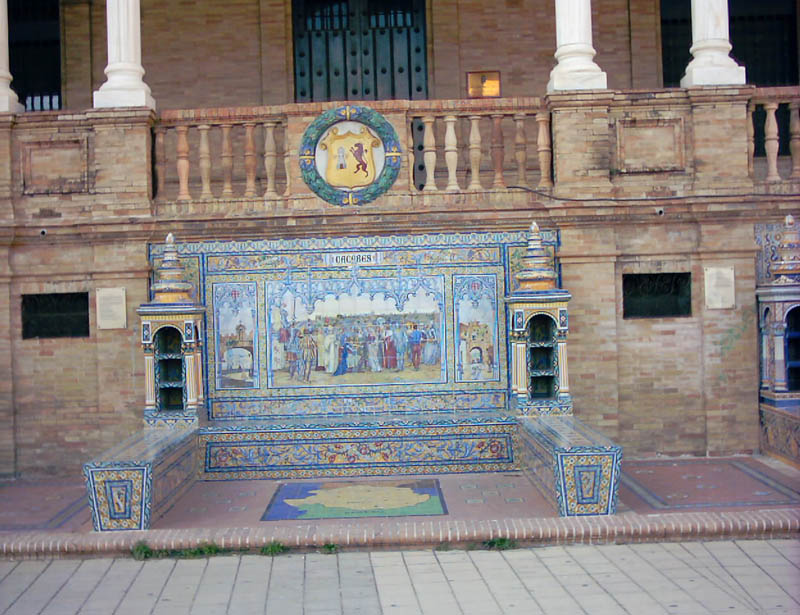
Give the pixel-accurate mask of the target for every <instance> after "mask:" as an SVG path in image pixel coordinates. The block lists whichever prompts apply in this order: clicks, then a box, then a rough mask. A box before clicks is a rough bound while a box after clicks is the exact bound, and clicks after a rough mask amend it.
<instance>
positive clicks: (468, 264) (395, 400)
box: [150, 231, 558, 421]
mask: <svg viewBox="0 0 800 615" xmlns="http://www.w3.org/2000/svg"><path fill="white" fill-rule="evenodd" d="M543 235H544V243H545V247H546V249H547V251H548V254H549V255H550V258H551V259H552V261H553V264H555V249H556V245H557V243H558V235H557V233H556V232H555V231H545V232H544V233H543ZM526 241H527V235H526V233H525V232H492V233H453V234H426V235H407V236H388V237H384V236H362V237H334V238H318V239H295V240H250V241H207V242H197V243H181V244H178V245H177V248H178V254H179V257H180V259H181V261H187V262H191V263H192V265H193V266H194V264H195V263H196V270H192V272H191V275H192V277H193V279H196V280H198V281H199V284H200V287H201V290H200V299H201V300H202V301H205V304H206V307H207V319H206V335H205V339H207V340H209V344H208V346H207V348H206V351H207V358H206V365H205V369H204V373H205V379H206V385H207V386H206V391H207V392H208V395H207V398H208V418H209V419H210V420H212V421H214V420H229V419H254V420H261V419H265V418H269V419H284V418H291V417H292V416H311V415H314V416H336V415H349V414H362V413H374V412H378V413H382V412H392V413H402V412H406V413H411V414H413V413H418V412H436V411H440V410H442V411H452V410H458V411H460V410H464V411H470V410H480V409H485V408H489V407H492V408H494V409H504V408H506V407H507V403H508V399H507V390H508V385H507V351H506V348H505V337H506V336H505V330H506V323H505V318H506V316H505V309H504V306H503V300H504V298H505V296H506V294H507V288H508V285H509V284H515V281H514V280H515V277H514V276H515V274H516V273H517V272H518V271H519V270H520V269H521V268H522V267H523V266H524V264H523V262H522V257H523V256H524V254H525V245H526ZM162 253H163V246H161V245H152V246H151V254H150V256H151V260H153V261H154V262H156V261H157V260H158V259H159V258H160V256H161V254H162ZM467 338H469V339H470V341H472V342H474V343H472V344H471V345H469V344H467V343H466V342H467Z"/></svg>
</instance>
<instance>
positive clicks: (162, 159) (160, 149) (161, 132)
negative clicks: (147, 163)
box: [156, 126, 167, 199]
mask: <svg viewBox="0 0 800 615" xmlns="http://www.w3.org/2000/svg"><path fill="white" fill-rule="evenodd" d="M166 133H167V129H166V128H164V127H163V126H156V198H159V199H163V198H165V196H166V195H165V194H164V189H165V187H166V184H167V148H166V146H165V144H164V136H165V135H166Z"/></svg>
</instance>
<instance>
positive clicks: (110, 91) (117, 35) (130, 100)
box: [94, 0, 156, 109]
mask: <svg viewBox="0 0 800 615" xmlns="http://www.w3.org/2000/svg"><path fill="white" fill-rule="evenodd" d="M140 19H141V18H140V15H139V0H106V27H107V28H108V65H107V66H106V71H105V72H106V77H107V81H106V82H105V83H104V84H103V85H101V86H100V89H99V90H97V91H96V92H95V93H94V106H95V107H150V108H151V109H155V108H156V103H155V101H154V100H153V97H152V96H151V95H150V88H149V87H147V84H146V83H145V82H144V81H143V80H142V77H143V76H144V68H142V41H141V27H140Z"/></svg>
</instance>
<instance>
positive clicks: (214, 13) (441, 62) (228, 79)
mask: <svg viewBox="0 0 800 615" xmlns="http://www.w3.org/2000/svg"><path fill="white" fill-rule="evenodd" d="M592 8H593V39H594V47H595V49H596V51H597V57H596V61H597V63H598V64H599V65H600V67H601V68H602V69H603V70H604V71H606V73H607V75H608V85H609V87H610V88H630V87H634V88H642V87H659V86H660V83H661V77H660V75H661V51H660V38H659V18H658V10H657V2H656V0H594V2H593V3H592ZM427 13H428V18H427V34H428V37H427V38H428V78H429V83H428V86H429V88H428V91H429V97H430V98H460V97H463V96H465V94H466V73H467V72H468V71H479V70H500V71H501V73H502V76H501V78H502V94H503V96H532V95H542V94H544V91H545V88H546V85H547V81H548V79H549V76H550V70H551V69H552V68H553V66H554V64H555V60H554V58H553V53H554V52H555V48H556V47H555V45H556V40H555V23H554V22H555V5H554V3H553V2H552V1H549V2H541V1H540V0H503V1H502V2H495V3H486V2H483V1H481V0H459V1H457V2H453V1H445V0H430V1H429V2H428V6H427ZM141 15H142V21H141V31H142V65H143V66H144V68H145V71H146V74H145V78H144V79H145V82H146V83H147V84H148V85H149V86H150V88H151V90H152V92H153V97H154V98H155V100H156V104H157V105H158V107H159V108H160V109H175V108H192V107H218V106H233V105H236V106H247V105H257V104H282V103H286V102H291V101H292V99H293V97H294V94H293V85H292V84H293V55H292V33H291V32H292V28H291V2H290V1H289V0H231V1H229V2H224V3H219V2H213V1H210V0H205V1H200V2H193V3H192V5H191V7H190V8H187V6H186V5H185V4H181V3H171V2H159V1H157V0H142V3H141ZM105 20H106V16H105V3H104V2H91V3H90V2H88V0H72V1H70V2H68V3H64V6H63V10H62V26H63V31H64V49H63V62H62V64H63V67H64V71H63V93H64V102H65V104H66V105H67V107H68V108H70V109H82V108H87V107H89V106H91V104H92V92H93V91H94V90H96V89H98V88H99V87H100V85H101V84H102V83H103V82H104V81H105V75H104V73H103V71H104V69H105V66H106V63H107V59H106V49H107V46H106V45H107V43H106V21H105ZM631 49H636V54H635V55H632V54H631Z"/></svg>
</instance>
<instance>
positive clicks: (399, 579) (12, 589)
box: [0, 539, 800, 615]
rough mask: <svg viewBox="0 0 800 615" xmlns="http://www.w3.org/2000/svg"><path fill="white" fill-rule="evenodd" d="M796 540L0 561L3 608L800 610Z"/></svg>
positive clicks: (63, 614)
mask: <svg viewBox="0 0 800 615" xmlns="http://www.w3.org/2000/svg"><path fill="white" fill-rule="evenodd" d="M798 596H800V540H797V539H794V540H756V541H728V542H705V543H703V542H690V543H681V542H678V543H664V544H631V545H572V546H555V547H548V548H525V549H512V550H507V551H484V550H480V551H476V550H472V551H468V550H447V551H445V550H430V549H428V550H417V551H414V550H402V551H375V552H371V553H367V552H349V551H346V552H341V553H338V554H323V553H314V552H312V553H304V554H301V553H297V554H291V553H290V554H288V555H281V556H278V557H274V558H271V557H266V556H261V555H232V556H218V557H213V558H207V559H195V560H175V559H163V560H148V561H146V562H137V561H134V560H131V559H128V558H121V559H115V558H102V559H85V560H77V559H42V560H20V561H0V614H3V615H6V614H7V615H23V614H58V615H68V614H81V615H87V614H90V613H101V614H103V615H110V614H114V615H126V614H134V613H135V614H136V615H141V614H145V613H150V614H160V613H169V614H174V613H191V614H195V615H211V614H216V613H233V614H239V613H242V614H247V615H254V614H257V613H264V614H267V615H272V614H280V615H293V614H298V615H299V614H305V615H382V614H390V613H392V614H396V615H423V614H429V613H430V614H435V615H449V614H467V613H480V614H481V615H491V614H514V613H519V614H524V615H537V614H542V615H549V614H558V615H562V614H564V613H569V614H591V615H612V614H634V613H635V614H641V613H646V614H647V615H661V614H667V613H668V614H671V615H706V614H718V613H748V614H756V613H761V614H769V615H779V614H780V615H789V614H795V615H796V614H798V613H800V599H798Z"/></svg>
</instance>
